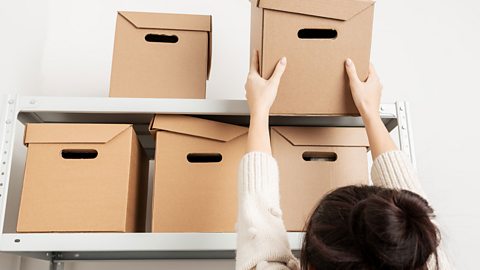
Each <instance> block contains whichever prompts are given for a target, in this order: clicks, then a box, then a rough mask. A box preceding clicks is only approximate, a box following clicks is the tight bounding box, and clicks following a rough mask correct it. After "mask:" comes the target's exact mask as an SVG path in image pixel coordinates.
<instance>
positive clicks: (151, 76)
mask: <svg viewBox="0 0 480 270" xmlns="http://www.w3.org/2000/svg"><path fill="white" fill-rule="evenodd" d="M211 32H212V30H211V16H203V15H185V14H163V13H141V12H119V14H118V16H117V25H116V32H115V45H114V53H113V62H112V72H111V79H110V96H111V97H143V98H205V96H206V80H207V78H208V75H209V71H210V62H211V42H212V38H211ZM148 34H155V35H168V36H177V37H178V42H177V43H159V42H147V41H146V40H145V36H146V35H148Z"/></svg>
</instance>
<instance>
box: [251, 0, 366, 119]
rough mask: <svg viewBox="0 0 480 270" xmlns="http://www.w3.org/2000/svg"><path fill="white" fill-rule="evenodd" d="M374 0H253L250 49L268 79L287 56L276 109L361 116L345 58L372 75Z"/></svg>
mask: <svg viewBox="0 0 480 270" xmlns="http://www.w3.org/2000/svg"><path fill="white" fill-rule="evenodd" d="M373 10H374V2H373V1H370V0H252V13H251V40H250V42H251V50H252V53H253V52H254V51H255V50H258V51H259V57H260V73H261V75H262V77H264V78H268V77H270V75H271V74H272V72H273V70H274V68H275V65H276V64H277V62H278V60H279V59H280V58H281V57H282V56H286V57H287V60H288V65H287V69H286V71H285V73H284V75H283V77H282V82H281V84H280V87H279V90H278V95H277V98H276V100H275V103H274V104H273V106H272V109H271V113H272V114H276V115H289V114H312V115H317V114H328V115H356V114H358V111H357V109H356V107H355V105H354V102H353V99H352V96H351V93H350V89H349V85H348V81H347V75H346V73H345V66H344V62H345V60H346V59H347V58H348V57H350V58H351V59H353V61H354V62H355V64H356V67H357V71H358V74H359V77H360V79H362V80H364V79H366V78H367V76H368V65H369V59H370V44H371V36H372V24H373Z"/></svg>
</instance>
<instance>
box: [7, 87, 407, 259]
mask: <svg viewBox="0 0 480 270" xmlns="http://www.w3.org/2000/svg"><path fill="white" fill-rule="evenodd" d="M0 102H2V103H1V104H2V105H1V112H0V116H1V118H0V121H1V122H0V127H1V129H0V151H1V152H0V162H1V163H0V252H8V253H13V254H17V255H22V256H29V257H34V258H39V259H44V260H49V261H50V262H51V269H61V268H63V263H62V262H63V261H67V260H120V259H174V258H182V259H183V258H185V259H187V258H212V259H214V258H234V254H235V234H234V233H48V234H47V233H21V234H20V233H16V231H15V226H16V219H17V215H18V203H19V197H20V192H21V186H22V180H20V181H13V180H12V179H11V178H10V175H11V169H12V156H13V154H14V150H15V149H14V147H13V145H14V144H13V142H14V140H15V137H16V136H15V133H16V131H17V127H18V126H19V125H22V124H26V123H32V122H35V123H43V122H45V123H55V122H61V123H133V124H134V127H135V130H136V131H137V134H138V136H139V138H140V141H141V143H142V145H143V147H144V148H145V150H146V151H147V153H148V154H149V155H150V157H151V158H153V153H154V150H155V149H154V146H155V144H154V141H153V139H152V137H151V136H150V134H149V132H148V124H149V122H150V120H151V118H152V116H153V115H154V114H157V113H161V114H187V115H196V116H199V117H204V118H208V119H214V120H218V121H224V122H228V123H234V124H240V125H248V122H249V117H248V114H249V112H248V106H247V103H246V102H245V101H244V100H193V99H131V98H90V97H88V98H83V97H34V96H6V97H0ZM380 112H381V117H382V120H383V122H384V124H385V126H386V127H387V128H388V130H389V131H391V130H393V129H394V128H396V127H397V126H398V127H399V128H398V135H399V143H400V148H401V149H402V150H403V151H405V152H406V153H407V155H408V156H409V157H410V158H411V159H412V162H415V160H414V152H413V140H412V136H411V128H410V122H409V115H408V107H407V104H406V103H405V102H396V103H391V104H382V106H381V111H380ZM270 122H271V124H272V125H295V126H336V127H358V126H363V122H362V120H361V118H360V117H355V116H271V120H270ZM302 236H303V234H302V233H289V234H288V238H289V241H290V245H291V247H292V249H293V250H294V251H296V252H298V251H299V250H300V248H301V242H302Z"/></svg>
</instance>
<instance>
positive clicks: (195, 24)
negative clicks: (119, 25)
mask: <svg viewBox="0 0 480 270" xmlns="http://www.w3.org/2000/svg"><path fill="white" fill-rule="evenodd" d="M118 14H119V15H121V16H122V17H124V18H125V19H126V20H127V21H129V22H130V23H131V24H133V25H134V26H135V27H136V28H140V29H174V30H187V31H206V32H210V31H211V29H212V27H211V16H209V15H192V14H169V13H150V12H134V11H119V12H118Z"/></svg>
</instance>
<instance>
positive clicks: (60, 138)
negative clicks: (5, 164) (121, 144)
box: [24, 123, 132, 145]
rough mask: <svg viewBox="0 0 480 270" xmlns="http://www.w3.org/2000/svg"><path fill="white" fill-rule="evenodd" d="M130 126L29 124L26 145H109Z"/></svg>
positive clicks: (26, 129)
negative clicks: (108, 143)
mask: <svg viewBox="0 0 480 270" xmlns="http://www.w3.org/2000/svg"><path fill="white" fill-rule="evenodd" d="M131 126H132V125H130V124H43V123H42V124H27V126H26V127H25V137H24V144H25V145H27V144H30V143H42V144H48V143H72V144H73V143H107V142H109V141H110V140H112V139H113V138H115V137H116V136H117V135H119V134H120V133H122V132H123V131H125V130H126V129H128V128H129V127H131Z"/></svg>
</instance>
